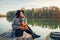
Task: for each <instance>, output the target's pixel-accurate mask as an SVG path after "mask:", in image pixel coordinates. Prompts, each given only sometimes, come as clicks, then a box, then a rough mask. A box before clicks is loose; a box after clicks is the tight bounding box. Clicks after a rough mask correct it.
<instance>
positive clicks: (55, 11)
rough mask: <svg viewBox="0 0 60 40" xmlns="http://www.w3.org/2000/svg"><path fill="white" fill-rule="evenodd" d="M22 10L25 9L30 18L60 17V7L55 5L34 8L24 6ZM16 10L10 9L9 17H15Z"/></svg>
mask: <svg viewBox="0 0 60 40" xmlns="http://www.w3.org/2000/svg"><path fill="white" fill-rule="evenodd" d="M21 10H24V14H25V16H26V17H29V18H60V8H58V7H55V6H49V7H42V8H32V9H25V8H24V7H23V8H21ZM16 11H17V10H16ZM16 11H8V12H7V17H14V16H15V14H16Z"/></svg>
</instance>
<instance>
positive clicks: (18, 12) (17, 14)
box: [16, 10, 24, 18]
mask: <svg viewBox="0 0 60 40" xmlns="http://www.w3.org/2000/svg"><path fill="white" fill-rule="evenodd" d="M20 12H23V13H24V11H23V10H17V12H16V17H17V18H18V17H19V16H20V15H19V14H20Z"/></svg>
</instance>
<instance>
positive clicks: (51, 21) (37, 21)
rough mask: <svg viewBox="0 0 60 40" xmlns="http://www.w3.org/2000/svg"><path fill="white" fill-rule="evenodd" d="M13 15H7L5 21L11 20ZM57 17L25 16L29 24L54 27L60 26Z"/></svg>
mask: <svg viewBox="0 0 60 40" xmlns="http://www.w3.org/2000/svg"><path fill="white" fill-rule="evenodd" d="M12 20H13V17H7V21H9V22H12ZM59 20H60V19H59V18H27V23H28V24H30V25H32V26H33V25H36V26H40V27H42V28H49V29H56V28H60V21H59Z"/></svg>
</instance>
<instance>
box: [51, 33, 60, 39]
mask: <svg viewBox="0 0 60 40" xmlns="http://www.w3.org/2000/svg"><path fill="white" fill-rule="evenodd" d="M50 38H53V39H59V40H60V32H51V33H50Z"/></svg>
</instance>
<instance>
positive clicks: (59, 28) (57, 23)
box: [0, 17, 60, 40]
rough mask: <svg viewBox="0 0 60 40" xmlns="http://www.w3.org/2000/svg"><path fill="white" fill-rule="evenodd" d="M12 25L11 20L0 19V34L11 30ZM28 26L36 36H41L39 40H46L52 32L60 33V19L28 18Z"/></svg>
mask: <svg viewBox="0 0 60 40" xmlns="http://www.w3.org/2000/svg"><path fill="white" fill-rule="evenodd" d="M11 24H12V19H11V18H7V17H0V34H2V33H4V32H6V31H7V30H9V29H11V28H12V27H11ZM27 24H28V25H29V26H30V27H31V29H32V30H33V31H34V32H35V33H36V34H39V35H41V37H40V38H37V40H44V39H45V38H46V37H47V35H48V34H50V32H60V19H56V18H39V19H38V18H27ZM50 40H52V39H50Z"/></svg>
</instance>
